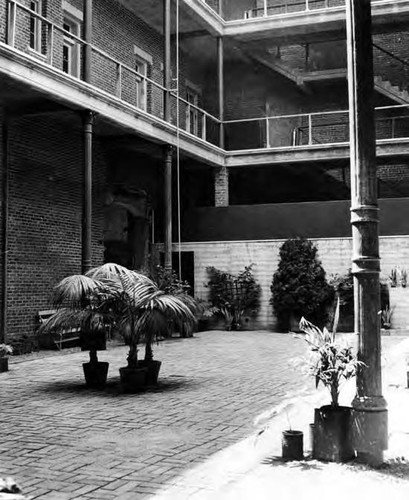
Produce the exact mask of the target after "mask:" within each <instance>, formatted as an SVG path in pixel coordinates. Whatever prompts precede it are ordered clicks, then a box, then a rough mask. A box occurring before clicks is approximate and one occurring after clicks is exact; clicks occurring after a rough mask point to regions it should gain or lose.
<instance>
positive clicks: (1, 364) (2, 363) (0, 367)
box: [0, 357, 9, 373]
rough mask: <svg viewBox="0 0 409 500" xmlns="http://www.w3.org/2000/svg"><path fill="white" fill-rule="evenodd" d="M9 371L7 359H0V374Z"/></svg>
mask: <svg viewBox="0 0 409 500" xmlns="http://www.w3.org/2000/svg"><path fill="white" fill-rule="evenodd" d="M8 370H9V358H5V357H4V358H0V373H1V372H7V371H8Z"/></svg>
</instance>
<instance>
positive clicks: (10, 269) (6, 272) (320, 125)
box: [0, 0, 409, 341]
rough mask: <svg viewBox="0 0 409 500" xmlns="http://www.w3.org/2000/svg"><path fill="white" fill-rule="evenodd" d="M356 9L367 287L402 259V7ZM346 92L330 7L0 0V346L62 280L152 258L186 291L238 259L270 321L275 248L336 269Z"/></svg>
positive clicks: (345, 226) (195, 0) (387, 3)
mask: <svg viewBox="0 0 409 500" xmlns="http://www.w3.org/2000/svg"><path fill="white" fill-rule="evenodd" d="M372 10H373V27H374V35H373V44H374V45H373V54H374V70H375V79H374V84H375V90H376V108H377V109H376V120H377V121H376V129H377V140H378V142H377V156H378V163H379V167H378V180H379V197H380V206H381V209H382V210H381V226H380V230H381V240H380V244H381V258H382V270H383V275H384V276H387V275H388V274H389V272H390V270H391V268H392V267H394V266H400V267H403V268H405V267H409V248H408V242H409V227H408V222H407V219H406V218H405V217H404V214H405V211H406V210H408V208H409V202H408V198H407V197H408V196H409V175H408V153H409V113H408V107H407V106H408V104H409V94H408V92H407V85H408V83H407V82H408V80H407V77H408V75H409V73H408V72H409V63H407V62H406V61H407V60H408V61H409V59H408V52H409V30H408V28H407V23H408V20H409V1H408V0H395V1H393V0H379V1H373V7H372ZM347 97H348V96H347V81H346V54H345V6H344V1H343V0H268V1H264V0H207V1H204V0H179V1H176V0H172V1H170V0H163V1H157V2H146V1H142V0H33V1H29V0H19V1H14V0H0V136H1V144H2V146H1V152H2V154H1V158H0V176H1V179H2V191H1V201H2V203H1V212H0V220H1V236H0V241H1V245H2V252H1V259H0V260H1V273H0V276H1V282H0V295H1V301H2V305H1V311H2V326H1V332H2V337H3V338H5V339H6V340H7V341H11V340H13V339H16V338H19V337H21V336H23V335H31V334H32V333H33V331H34V326H35V317H36V312H37V311H38V310H41V309H44V308H47V304H48V298H49V294H50V290H51V288H52V286H53V285H54V284H55V283H56V282H57V281H58V280H59V279H61V278H62V277H64V276H66V275H68V274H71V273H78V272H81V270H85V269H86V268H88V267H89V266H91V265H98V264H100V263H102V262H103V261H104V260H105V261H112V260H114V261H116V262H119V263H122V264H124V265H128V266H132V267H135V268H141V267H146V266H148V265H149V263H150V257H151V255H152V254H153V253H154V250H157V251H159V252H162V253H163V252H164V254H165V259H167V263H168V264H169V260H170V258H171V250H173V252H174V257H175V258H174V261H175V262H178V258H177V257H178V252H179V251H181V261H182V273H183V274H184V275H185V276H187V277H189V278H190V279H191V280H192V281H194V288H195V293H196V295H198V296H203V295H205V292H206V289H205V287H204V283H205V281H206V266H208V265H214V266H216V267H219V268H224V269H227V270H230V271H232V272H235V271H237V270H239V269H242V268H243V266H244V265H248V264H250V263H252V262H254V263H255V264H256V268H255V272H256V275H257V278H258V279H259V281H260V283H261V284H262V288H263V296H262V304H263V305H262V309H261V312H260V316H259V318H258V322H259V324H260V325H263V326H267V325H268V326H271V325H272V324H274V318H273V317H272V313H271V311H270V307H269V305H268V300H269V285H270V282H271V278H272V275H273V273H274V271H275V268H276V265H277V256H278V248H279V246H280V245H281V243H282V241H283V240H284V239H286V238H288V237H292V236H295V235H303V236H306V237H309V238H312V239H314V240H315V241H316V242H317V245H318V247H319V252H320V258H321V259H322V262H323V264H324V267H325V269H326V271H327V273H328V274H331V273H335V272H343V271H346V270H347V269H348V267H349V262H350V258H351V239H350V226H349V215H348V214H349V202H348V199H349V182H350V181H349V156H348V155H349V148H348V142H347V141H348V111H347V109H348V99H347ZM179 242H180V243H179ZM399 300H400V303H404V302H405V301H406V300H407V299H406V297H403V296H402V297H401V298H400V299H399ZM400 321H405V320H404V319H402V320H400ZM401 326H402V325H401Z"/></svg>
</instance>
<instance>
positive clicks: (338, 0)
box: [202, 0, 394, 21]
mask: <svg viewBox="0 0 409 500" xmlns="http://www.w3.org/2000/svg"><path fill="white" fill-rule="evenodd" d="M202 1H203V2H204V3H206V4H207V5H208V6H209V7H210V8H212V9H213V10H214V11H215V12H216V13H218V14H219V15H220V14H221V13H223V11H224V8H223V7H224V5H223V3H227V2H223V0H202ZM379 1H385V0H372V2H374V3H375V2H379ZM386 1H388V0H386ZM389 1H390V2H394V0H389ZM249 4H250V2H249ZM342 6H345V0H276V1H275V0H265V1H264V2H263V5H262V6H261V7H256V8H248V9H245V8H243V7H241V10H239V9H229V13H228V14H226V15H223V14H222V16H223V18H224V19H225V20H226V21H231V20H233V19H243V18H244V19H253V18H257V17H267V16H278V15H283V14H294V13H295V12H309V11H314V10H322V9H332V8H335V7H342ZM232 10H233V12H231V11H232Z"/></svg>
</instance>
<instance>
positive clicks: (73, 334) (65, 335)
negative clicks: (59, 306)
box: [37, 309, 81, 350]
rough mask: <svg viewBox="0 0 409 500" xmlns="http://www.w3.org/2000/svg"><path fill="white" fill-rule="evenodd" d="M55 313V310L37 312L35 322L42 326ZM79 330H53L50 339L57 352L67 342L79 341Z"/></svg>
mask: <svg viewBox="0 0 409 500" xmlns="http://www.w3.org/2000/svg"><path fill="white" fill-rule="evenodd" d="M56 312H57V311H56V310H55V309H47V310H45V311H38V314H37V320H38V324H39V325H42V324H43V323H44V322H45V321H47V319H49V318H51V316H53V315H54V314H55V313H56ZM80 333H81V329H80V328H69V329H64V330H55V331H53V332H52V333H51V334H50V336H51V337H52V340H53V343H54V345H55V346H57V348H58V349H59V350H61V349H62V348H63V347H64V344H66V343H68V342H74V341H77V342H78V341H79V338H80Z"/></svg>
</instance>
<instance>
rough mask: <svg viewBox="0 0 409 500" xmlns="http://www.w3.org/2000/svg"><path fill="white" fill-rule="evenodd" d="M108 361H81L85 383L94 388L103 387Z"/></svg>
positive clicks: (106, 375)
mask: <svg viewBox="0 0 409 500" xmlns="http://www.w3.org/2000/svg"><path fill="white" fill-rule="evenodd" d="M108 367H109V363H107V362H105V361H98V362H96V363H83V364H82V369H83V370H84V377H85V385H86V386H87V387H92V388H94V389H100V388H102V387H105V384H106V381H107V377H108Z"/></svg>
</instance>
